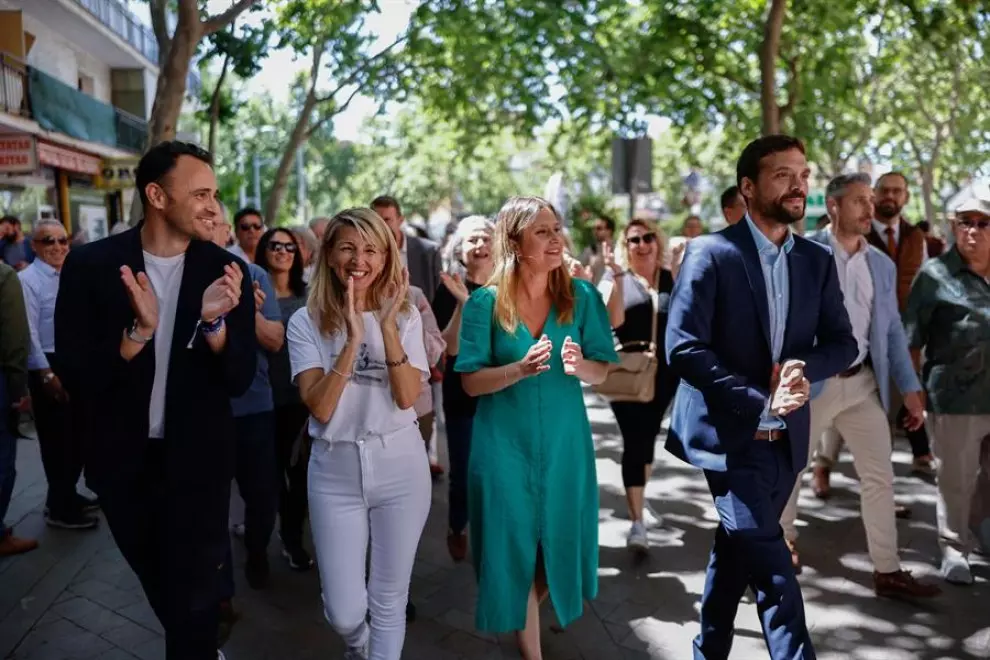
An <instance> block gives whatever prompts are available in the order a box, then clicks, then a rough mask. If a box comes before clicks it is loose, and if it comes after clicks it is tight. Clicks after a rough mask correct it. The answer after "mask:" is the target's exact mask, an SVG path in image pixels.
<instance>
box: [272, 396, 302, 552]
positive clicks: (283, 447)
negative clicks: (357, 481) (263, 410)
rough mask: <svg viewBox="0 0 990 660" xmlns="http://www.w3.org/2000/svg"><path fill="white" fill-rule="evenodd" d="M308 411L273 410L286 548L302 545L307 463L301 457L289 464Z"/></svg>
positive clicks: (292, 408)
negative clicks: (294, 462)
mask: <svg viewBox="0 0 990 660" xmlns="http://www.w3.org/2000/svg"><path fill="white" fill-rule="evenodd" d="M308 419H309V411H308V410H306V406H305V405H303V404H301V403H294V404H290V405H286V406H276V407H275V451H276V461H277V463H278V475H279V498H278V517H279V535H280V536H281V537H282V544H283V545H284V546H285V547H287V548H298V547H300V546H301V545H302V538H303V525H305V523H306V515H307V513H308V511H309V497H308V496H307V493H306V471H307V469H308V468H309V463H308V461H307V460H306V459H305V456H302V457H301V458H300V459H299V460H298V461H297V462H296V464H295V465H293V464H292V462H291V461H292V447H293V446H294V445H295V442H296V437H298V435H299V431H300V430H301V429H302V427H303V425H304V424H305V423H306V420H308Z"/></svg>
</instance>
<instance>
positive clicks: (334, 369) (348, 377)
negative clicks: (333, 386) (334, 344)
mask: <svg viewBox="0 0 990 660" xmlns="http://www.w3.org/2000/svg"><path fill="white" fill-rule="evenodd" d="M330 371H331V372H332V373H335V374H337V375H338V376H340V377H341V378H345V379H348V380H349V379H350V377H351V374H345V373H341V372H339V371H337V369H336V368H334V367H330Z"/></svg>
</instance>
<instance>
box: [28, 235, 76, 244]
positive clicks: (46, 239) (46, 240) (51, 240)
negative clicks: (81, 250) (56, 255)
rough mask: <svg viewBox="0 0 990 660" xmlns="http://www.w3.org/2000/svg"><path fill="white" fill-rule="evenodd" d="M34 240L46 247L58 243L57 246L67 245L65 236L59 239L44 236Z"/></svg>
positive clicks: (67, 240)
mask: <svg viewBox="0 0 990 660" xmlns="http://www.w3.org/2000/svg"><path fill="white" fill-rule="evenodd" d="M35 240H36V241H38V242H39V243H41V244H42V245H48V246H52V245H55V244H56V243H58V244H59V245H68V244H69V239H68V238H66V237H65V236H63V237H61V238H55V237H54V236H45V237H44V238H36V239H35Z"/></svg>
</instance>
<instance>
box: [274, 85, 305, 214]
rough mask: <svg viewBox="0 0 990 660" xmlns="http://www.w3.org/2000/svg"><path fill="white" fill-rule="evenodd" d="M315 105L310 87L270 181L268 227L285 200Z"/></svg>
mask: <svg viewBox="0 0 990 660" xmlns="http://www.w3.org/2000/svg"><path fill="white" fill-rule="evenodd" d="M316 103H317V97H316V91H315V90H314V89H313V88H312V87H310V90H309V93H308V94H307V95H306V101H305V102H304V103H303V107H302V110H301V111H300V112H299V118H298V119H296V125H295V126H294V127H293V129H292V133H291V134H290V135H289V142H288V144H286V145H285V151H284V152H283V153H282V158H281V159H280V160H279V162H278V169H277V170H276V171H275V179H274V180H273V181H272V188H271V190H270V191H269V193H268V199H267V200H266V201H265V222H266V223H268V225H269V226H272V225H274V224H275V218H276V217H278V210H279V208H281V206H282V200H283V199H285V189H286V187H287V186H288V183H289V172H290V171H292V167H293V165H295V160H296V151H298V150H299V148H300V147H301V146H302V143H303V142H304V141H305V139H306V131H308V130H309V123H310V120H311V118H312V116H313V110H314V109H315V108H316Z"/></svg>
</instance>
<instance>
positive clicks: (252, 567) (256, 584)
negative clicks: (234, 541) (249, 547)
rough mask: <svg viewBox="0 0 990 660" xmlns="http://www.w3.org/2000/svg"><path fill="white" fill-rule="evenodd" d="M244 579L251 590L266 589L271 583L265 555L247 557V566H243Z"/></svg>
mask: <svg viewBox="0 0 990 660" xmlns="http://www.w3.org/2000/svg"><path fill="white" fill-rule="evenodd" d="M244 577H245V578H247V583H248V586H249V587H251V588H252V589H267V588H268V585H269V583H270V581H271V580H270V578H271V569H270V568H269V566H268V557H267V556H266V555H248V558H247V564H245V566H244Z"/></svg>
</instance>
